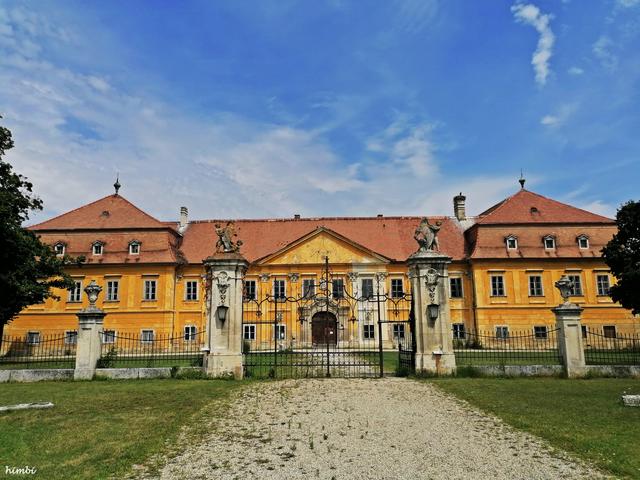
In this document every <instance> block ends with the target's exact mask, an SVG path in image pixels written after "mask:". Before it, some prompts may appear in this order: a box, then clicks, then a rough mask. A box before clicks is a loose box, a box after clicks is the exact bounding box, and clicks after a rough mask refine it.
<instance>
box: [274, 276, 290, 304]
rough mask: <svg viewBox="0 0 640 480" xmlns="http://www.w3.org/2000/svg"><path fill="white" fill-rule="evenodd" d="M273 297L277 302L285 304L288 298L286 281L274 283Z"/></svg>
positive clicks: (275, 281)
mask: <svg viewBox="0 0 640 480" xmlns="http://www.w3.org/2000/svg"><path fill="white" fill-rule="evenodd" d="M273 296H274V297H275V299H276V300H277V301H281V302H283V301H284V300H285V298H286V297H287V290H286V285H285V282H284V280H274V281H273Z"/></svg>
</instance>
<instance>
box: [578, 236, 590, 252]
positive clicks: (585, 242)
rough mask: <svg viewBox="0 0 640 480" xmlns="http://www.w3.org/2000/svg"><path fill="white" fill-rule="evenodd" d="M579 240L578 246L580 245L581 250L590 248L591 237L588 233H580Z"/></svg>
mask: <svg viewBox="0 0 640 480" xmlns="http://www.w3.org/2000/svg"><path fill="white" fill-rule="evenodd" d="M577 240H578V247H580V249H581V250H586V249H587V248H589V237H587V236H586V235H580V236H579V237H578V239H577Z"/></svg>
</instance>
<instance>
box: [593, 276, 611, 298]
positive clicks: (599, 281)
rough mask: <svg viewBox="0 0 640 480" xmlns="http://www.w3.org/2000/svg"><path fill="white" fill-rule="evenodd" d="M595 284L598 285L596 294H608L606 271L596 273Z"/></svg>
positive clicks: (609, 285) (608, 286) (608, 283)
mask: <svg viewBox="0 0 640 480" xmlns="http://www.w3.org/2000/svg"><path fill="white" fill-rule="evenodd" d="M596 286H597V287H598V295H609V289H610V288H611V284H610V281H609V275H608V274H606V273H601V274H598V275H596Z"/></svg>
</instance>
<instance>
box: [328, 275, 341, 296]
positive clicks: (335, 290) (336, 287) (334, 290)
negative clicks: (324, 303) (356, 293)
mask: <svg viewBox="0 0 640 480" xmlns="http://www.w3.org/2000/svg"><path fill="white" fill-rule="evenodd" d="M331 295H332V296H333V298H344V280H343V279H342V278H334V279H333V280H331Z"/></svg>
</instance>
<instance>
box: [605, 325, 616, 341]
mask: <svg viewBox="0 0 640 480" xmlns="http://www.w3.org/2000/svg"><path fill="white" fill-rule="evenodd" d="M602 333H604V336H605V337H606V338H616V337H617V332H616V326H615V325H605V326H604V327H602Z"/></svg>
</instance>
